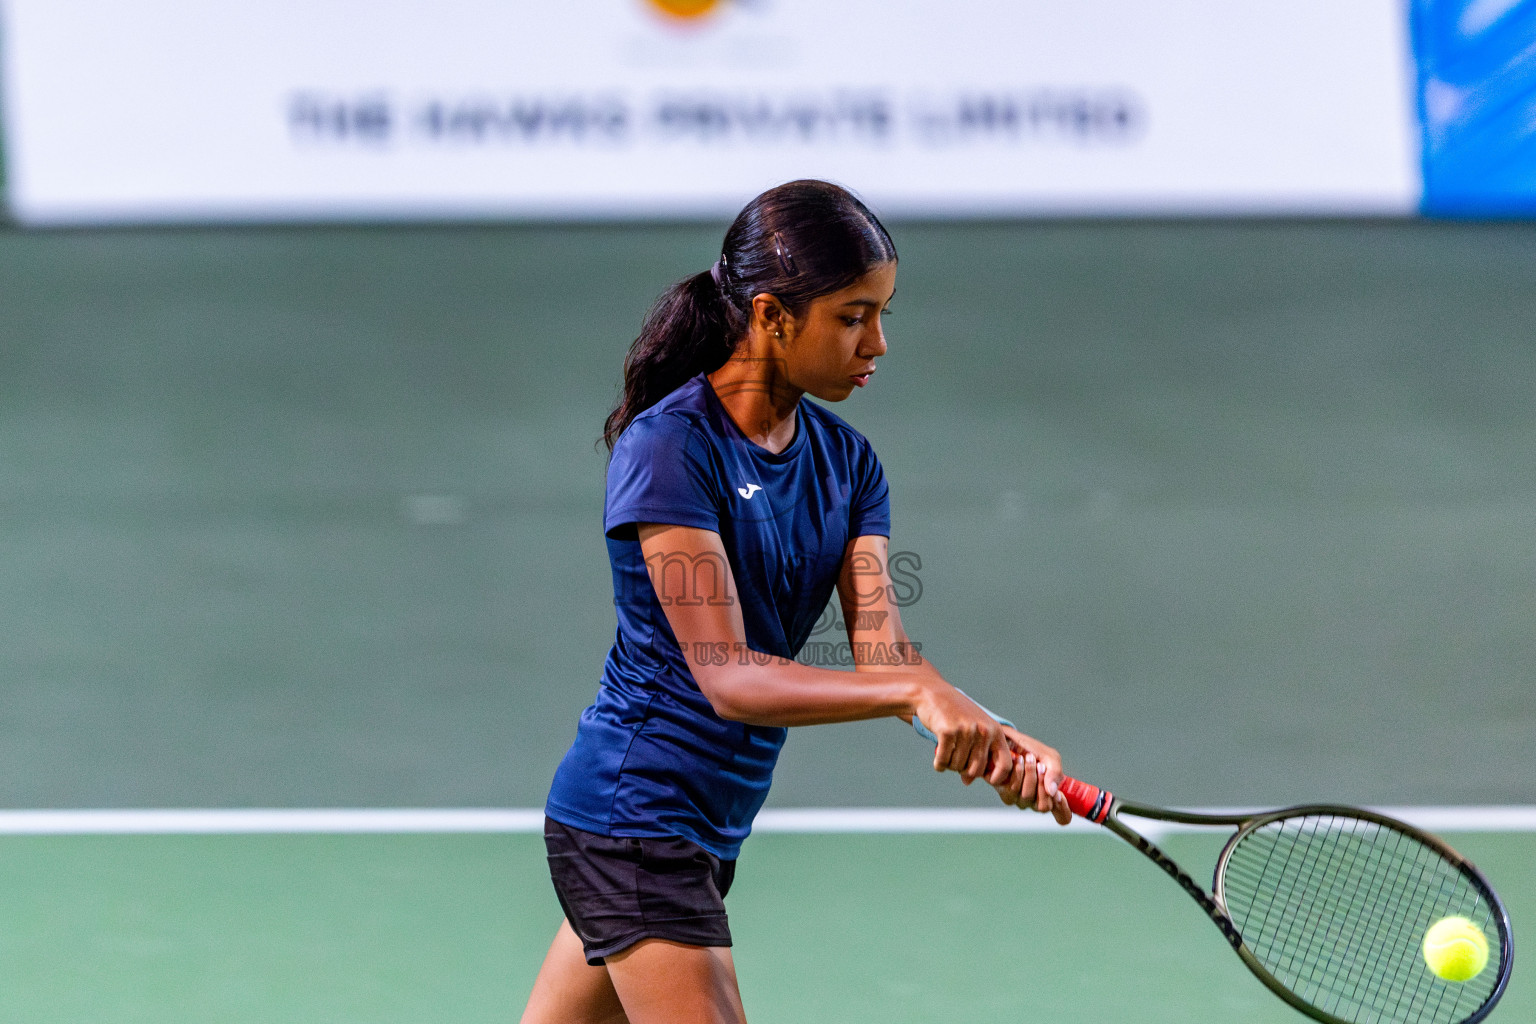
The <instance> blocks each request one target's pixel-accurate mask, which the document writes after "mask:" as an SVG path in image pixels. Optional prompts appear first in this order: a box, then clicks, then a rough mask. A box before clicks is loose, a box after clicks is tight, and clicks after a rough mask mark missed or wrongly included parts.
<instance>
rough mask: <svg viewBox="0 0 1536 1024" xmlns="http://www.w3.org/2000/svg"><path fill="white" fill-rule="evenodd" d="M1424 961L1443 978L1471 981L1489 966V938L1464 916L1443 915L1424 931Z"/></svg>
mask: <svg viewBox="0 0 1536 1024" xmlns="http://www.w3.org/2000/svg"><path fill="white" fill-rule="evenodd" d="M1424 962H1425V963H1426V964H1428V965H1429V969H1430V970H1432V971H1434V972H1435V974H1436V975H1437V976H1439V977H1441V978H1444V979H1445V980H1446V981H1471V980H1472V979H1473V978H1475V977H1477V976H1478V975H1479V974H1482V973H1483V968H1484V967H1487V966H1488V937H1487V936H1486V935H1484V934H1483V930H1482V929H1481V928H1479V927H1478V926H1477V925H1475V924H1473V923H1472V922H1471V921H1468V920H1467V919H1466V918H1464V917H1442V918H1441V919H1440V920H1438V921H1436V922H1435V923H1434V924H1432V925H1430V926H1429V931H1427V932H1425V933H1424Z"/></svg>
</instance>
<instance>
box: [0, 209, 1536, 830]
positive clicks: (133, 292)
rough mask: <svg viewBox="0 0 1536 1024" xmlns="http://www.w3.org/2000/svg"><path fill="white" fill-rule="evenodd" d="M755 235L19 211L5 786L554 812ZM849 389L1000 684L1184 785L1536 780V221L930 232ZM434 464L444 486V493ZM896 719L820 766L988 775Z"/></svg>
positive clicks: (977, 678) (967, 663)
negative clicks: (639, 497)
mask: <svg viewBox="0 0 1536 1024" xmlns="http://www.w3.org/2000/svg"><path fill="white" fill-rule="evenodd" d="M719 233H720V226H718V225H715V226H707V227H696V226H695V227H686V226H685V227H666V228H662V227H644V226H629V227H573V228H553V227H496V228H490V227H487V228H399V229H382V228H379V229H364V228H325V229H302V230H301V229H293V230H279V229H268V230H233V229H228V230H212V229H210V230H187V231H153V230H122V231H107V232H90V231H79V232H68V233H57V234H29V233H22V232H16V231H11V232H5V233H0V307H3V314H0V566H3V567H4V572H3V574H0V634H3V635H4V637H5V638H6V639H5V643H4V644H3V645H0V805H7V806H50V805H52V806H59V805H66V806H67V805H75V806H81V805H83V806H115V805H148V806H161V805H220V804H223V805H273V804H276V805H284V804H288V805H311V804H340V805H378V804H422V805H434V804H436V805H483V804H492V805H495V804H500V805H533V804H537V803H538V802H540V801H541V799H542V796H543V791H544V787H545V785H546V783H547V780H548V777H549V774H550V772H551V771H552V769H553V767H554V763H555V761H556V760H557V759H558V757H559V756H560V754H561V752H562V751H563V750H564V748H565V746H566V744H567V743H568V742H569V739H570V736H571V734H572V730H573V728H574V721H575V716H576V714H577V713H578V712H579V711H580V709H581V707H582V706H583V705H585V703H586V702H587V701H588V700H589V699H590V698H591V696H592V693H593V691H594V687H595V684H596V679H597V675H598V672H599V669H600V665H601V661H602V658H603V655H604V653H605V650H606V645H607V643H608V641H609V640H610V639H611V635H612V629H613V623H612V610H611V607H610V606H609V597H608V593H607V587H608V578H607V567H606V561H605V552H604V549H603V544H602V539H601V532H600V528H599V522H600V514H601V504H602V475H603V458H602V456H601V454H599V452H598V451H596V450H595V449H594V441H595V440H596V437H597V431H598V427H599V423H600V421H601V418H602V416H603V414H604V412H605V411H606V409H607V406H608V404H609V402H610V401H611V399H612V397H613V394H614V387H615V382H616V379H617V374H618V368H619V364H620V361H621V359H622V356H623V352H624V349H625V345H626V344H627V342H628V340H629V338H630V337H631V336H632V334H633V332H634V330H635V327H636V325H637V324H638V321H639V319H640V317H641V315H642V313H643V312H644V310H645V308H646V306H647V304H648V303H649V301H650V299H651V298H652V297H653V296H654V294H655V293H656V292H657V291H658V290H659V289H660V288H662V287H663V286H664V285H665V284H666V283H667V282H669V281H671V280H672V279H674V278H676V277H677V276H680V275H682V274H684V273H688V272H692V271H695V270H697V269H698V268H700V267H702V266H705V265H707V263H708V262H709V260H710V259H711V258H712V256H713V254H714V252H715V248H716V246H717V244H718V236H719ZM895 235H896V239H897V243H898V245H899V247H900V248H901V252H902V269H901V277H900V281H899V292H898V297H897V300H896V303H895V309H896V312H895V315H894V316H893V317H892V318H891V319H890V321H889V328H890V333H891V339H892V345H891V352H890V354H889V356H888V357H887V358H886V359H885V360H884V361H883V364H882V368H881V370H880V373H879V376H878V377H877V378H876V379H875V382H874V384H873V386H872V387H871V388H870V389H868V390H867V391H864V392H860V393H859V394H857V395H856V396H854V398H853V399H852V400H850V401H849V402H848V403H846V404H845V405H844V406H841V407H839V408H838V410H837V411H838V412H839V413H840V414H842V415H844V416H846V417H847V418H848V419H850V420H851V421H852V422H853V423H855V424H856V425H857V426H859V427H860V428H861V429H863V430H864V431H865V432H866V433H868V435H869V436H870V437H871V438H872V439H873V441H874V443H875V445H876V447H877V449H878V450H879V451H880V453H881V455H882V457H883V459H884V462H885V465H886V469H887V472H888V474H889V476H890V479H891V481H892V493H893V501H894V520H895V534H896V535H895V537H894V540H893V544H894V547H896V548H898V549H902V550H907V551H912V552H916V553H918V554H919V555H920V557H921V558H922V564H923V568H922V571H921V578H922V581H923V586H924V590H923V594H922V598H921V600H920V601H919V602H918V603H917V604H916V605H915V606H913V607H912V608H910V609H909V610H908V612H907V620H908V626H909V629H910V631H911V632H912V634H913V635H914V636H915V637H916V638H917V639H919V640H920V641H922V642H923V643H924V644H925V645H926V647H925V650H926V651H927V652H928V653H929V654H931V655H932V657H933V658H934V660H935V661H936V662H937V663H938V664H939V665H940V667H941V668H943V669H945V670H946V671H947V672H948V673H949V674H950V675H951V676H952V678H953V679H954V680H955V681H956V682H957V683H959V684H960V685H962V686H965V687H966V688H967V689H969V690H970V691H971V692H973V693H974V694H975V695H976V696H978V697H979V698H981V699H983V700H985V701H987V702H988V703H989V704H991V705H993V706H994V707H995V708H996V709H997V710H999V711H1002V712H1007V713H1009V714H1011V715H1012V716H1014V717H1016V718H1017V719H1018V720H1019V721H1020V723H1021V724H1023V725H1024V726H1025V727H1026V728H1027V729H1029V730H1030V731H1032V732H1034V733H1036V734H1037V735H1039V736H1041V737H1042V738H1045V739H1047V740H1049V741H1051V742H1053V743H1055V744H1056V745H1057V746H1059V747H1060V748H1061V749H1062V750H1063V751H1064V753H1065V754H1066V756H1067V758H1068V764H1069V767H1070V768H1073V769H1076V770H1078V771H1080V772H1081V773H1084V774H1088V775H1091V776H1092V777H1094V778H1097V779H1100V780H1102V781H1104V782H1106V783H1108V784H1112V785H1114V786H1116V787H1117V788H1119V789H1121V790H1123V791H1126V792H1133V793H1135V794H1138V795H1140V796H1143V797H1145V798H1147V799H1151V800H1160V801H1181V802H1188V803H1248V802H1271V801H1287V800H1294V799H1303V798H1314V797H1337V798H1345V799H1351V800H1362V801H1374V802H1384V803H1439V802H1475V803H1488V802H1501V801H1524V802H1531V801H1536V777H1533V776H1532V774H1531V773H1530V771H1529V770H1528V769H1529V755H1528V751H1529V749H1530V746H1531V743H1532V741H1533V740H1536V697H1533V694H1536V686H1533V682H1536V680H1533V679H1532V669H1531V666H1532V665H1533V664H1536V649H1533V648H1536V641H1533V639H1532V629H1531V626H1532V622H1533V616H1536V544H1533V541H1532V538H1533V537H1536V419H1533V416H1532V414H1531V401H1530V382H1531V381H1532V380H1533V379H1536V351H1533V348H1532V346H1531V344H1530V340H1529V324H1530V323H1531V322H1532V321H1533V314H1536V297H1533V296H1536V292H1533V290H1532V289H1531V288H1530V284H1529V282H1530V278H1531V274H1532V268H1533V265H1536V262H1533V261H1536V234H1533V232H1532V230H1531V229H1530V228H1528V227H1527V226H1524V225H1494V226H1485V225H1452V224H1420V223H1248V224H1215V223H1177V224H1158V223H1129V224H1128V223H1082V224H1036V223H1023V224H996V225H948V226H940V225H897V226H896V229H895ZM435 496H436V497H435ZM925 756H926V755H925V749H924V746H923V744H922V742H921V741H919V740H918V739H916V738H915V737H913V736H912V735H911V734H910V733H909V732H907V731H905V730H904V729H903V727H901V726H899V725H897V724H896V723H893V722H880V723H870V724H865V725H860V726H851V727H822V728H815V729H807V730H803V731H800V732H797V733H796V734H795V735H794V736H793V737H792V738H791V740H790V743H789V745H788V747H787V749H786V752H785V757H784V761H783V764H782V767H781V771H780V776H779V780H778V783H777V788H776V791H775V797H774V800H775V802H776V803H778V804H780V805H791V804H793V805H800V804H813V803H887V804H909V803H910V804H942V803H949V802H967V803H970V802H980V803H985V802H987V801H988V800H989V799H990V798H989V796H988V794H986V793H982V792H965V791H962V790H961V789H960V788H959V787H958V785H957V784H956V783H955V780H954V779H953V777H950V776H945V777H935V776H933V775H932V773H931V772H930V771H928V770H927V769H926V768H925V766H924V762H925Z"/></svg>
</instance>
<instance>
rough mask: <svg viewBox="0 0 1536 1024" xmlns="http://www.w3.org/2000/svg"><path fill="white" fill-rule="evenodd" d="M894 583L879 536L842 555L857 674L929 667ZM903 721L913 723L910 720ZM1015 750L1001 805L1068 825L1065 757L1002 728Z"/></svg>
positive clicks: (841, 579) (886, 545)
mask: <svg viewBox="0 0 1536 1024" xmlns="http://www.w3.org/2000/svg"><path fill="white" fill-rule="evenodd" d="M896 593H897V590H896V587H895V585H894V583H893V581H892V579H891V569H890V540H889V538H887V537H882V536H879V535H876V534H867V535H865V536H861V537H855V538H854V539H853V540H851V541H849V542H848V547H847V548H846V549H845V550H844V552H843V568H842V572H841V573H840V574H839V576H838V580H837V598H838V603H839V604H840V605H841V606H842V612H843V623H844V624H845V626H846V627H847V630H848V643H849V645H850V646H851V648H852V651H853V663H854V670H855V671H857V672H879V671H882V670H889V668H891V667H892V666H896V665H905V666H908V667H913V666H921V665H927V664H928V663H927V661H926V659H924V658H923V655H922V648H921V645H919V644H916V643H914V642H913V641H912V639H911V638H910V637H909V636H907V631H906V630H905V629H904V628H903V627H902V624H901V608H900V606H899V605H898V604H897V603H896ZM902 718H903V720H904V721H907V722H910V721H911V719H910V718H908V717H907V716H905V715H903V716H902ZM1004 732H1005V734H1006V735H1007V737H1008V742H1009V745H1010V746H1012V747H1013V749H1014V752H1015V756H1014V770H1013V772H1012V774H1011V775H1010V776H1009V777H1008V778H1007V779H1006V780H1004V781H1003V782H1001V783H994V784H993V785H992V788H993V789H995V790H997V795H998V796H999V797H1000V798H1001V799H1002V801H1003V803H1005V804H1010V805H1013V806H1017V807H1032V808H1034V809H1035V810H1037V811H1042V812H1043V811H1052V812H1055V813H1056V817H1057V820H1062V821H1064V822H1065V821H1070V820H1071V811H1070V810H1067V809H1066V801H1065V798H1062V797H1060V796H1058V787H1059V786H1060V784H1061V778H1062V770H1061V755H1060V754H1059V753H1057V752H1056V750H1055V749H1054V748H1052V747H1049V746H1047V745H1046V744H1044V743H1041V742H1040V741H1039V740H1037V739H1035V738H1034V737H1033V736H1028V735H1026V734H1024V733H1022V732H1020V731H1019V730H1018V729H1014V728H1009V727H1007V726H1005V727H1004Z"/></svg>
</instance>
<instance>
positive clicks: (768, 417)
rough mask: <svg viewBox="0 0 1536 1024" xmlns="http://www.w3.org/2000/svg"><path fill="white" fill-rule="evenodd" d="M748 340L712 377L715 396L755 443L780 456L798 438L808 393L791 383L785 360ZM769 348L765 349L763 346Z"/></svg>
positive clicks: (711, 382)
mask: <svg viewBox="0 0 1536 1024" xmlns="http://www.w3.org/2000/svg"><path fill="white" fill-rule="evenodd" d="M753 340H754V339H752V338H750V337H749V338H748V339H747V341H746V343H744V344H742V345H740V346H739V347H738V348H737V351H736V352H735V353H734V354H732V356H731V358H730V359H728V360H726V362H725V365H724V366H722V367H720V369H718V370H716V371H715V372H714V373H711V374H710V375H709V383H710V384H711V386H713V387H714V389H715V396H716V397H717V398H719V399H720V404H721V405H722V406H724V407H725V411H726V413H727V414H728V415H729V416H730V417H731V420H732V422H734V423H735V424H736V426H737V428H738V429H739V430H740V431H741V432H742V433H743V434H745V435H746V436H747V439H748V440H750V441H751V442H752V443H753V444H755V445H757V446H759V447H761V448H766V449H768V451H770V452H774V453H775V454H777V453H778V452H782V451H783V450H784V449H785V448H788V447H789V446H790V443H791V442H793V441H794V439H795V417H796V410H797V409H798V408H799V406H800V396H801V395H803V394H805V392H804V391H801V390H800V389H799V388H797V387H795V386H794V385H793V384H791V383H789V381H788V379H787V377H786V375H785V373H784V361H783V360H782V359H781V358H779V357H778V356H776V355H774V354H772V353H771V352H769V351H761V352H758V351H754V350H755V349H757V348H758V347H759V346H757V345H754V344H752V343H751V342H752V341H753ZM764 348H766V346H764Z"/></svg>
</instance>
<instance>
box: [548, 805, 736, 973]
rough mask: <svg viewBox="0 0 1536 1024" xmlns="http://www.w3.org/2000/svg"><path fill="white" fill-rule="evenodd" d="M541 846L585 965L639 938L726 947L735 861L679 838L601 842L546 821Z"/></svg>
mask: <svg viewBox="0 0 1536 1024" xmlns="http://www.w3.org/2000/svg"><path fill="white" fill-rule="evenodd" d="M544 846H545V848H546V849H547V850H548V851H549V875H550V878H551V879H552V880H553V881H554V883H555V894H556V895H557V896H559V897H560V908H561V909H562V910H564V911H565V918H566V920H567V921H569V922H570V923H571V928H573V929H574V930H575V932H576V934H577V935H579V936H580V937H581V945H582V948H583V949H584V950H585V951H586V955H587V963H589V964H601V963H603V962H604V961H603V958H604V957H606V956H610V955H612V954H614V953H618V952H621V951H622V950H625V949H628V948H629V947H630V946H633V945H634V944H635V943H637V942H639V941H640V940H641V939H667V940H669V941H672V942H680V943H683V944H685V945H690V946H729V945H730V944H731V928H730V924H729V922H728V921H727V920H726V916H725V894H726V893H727V892H729V891H730V889H731V880H732V879H733V878H734V877H735V875H736V862H735V861H734V860H721V859H720V858H719V857H716V856H715V855H714V854H712V853H710V852H709V851H707V850H705V849H703V848H702V847H700V846H699V845H698V844H696V843H692V842H689V841H688V840H686V839H683V838H681V837H680V836H668V837H666V838H661V839H652V838H639V839H637V838H633V837H628V836H600V835H597V834H595V833H592V832H583V831H582V830H581V829H577V828H571V827H570V826H569V825H563V824H561V823H560V822H558V821H555V820H554V819H552V818H549V817H546V818H545V819H544Z"/></svg>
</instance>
